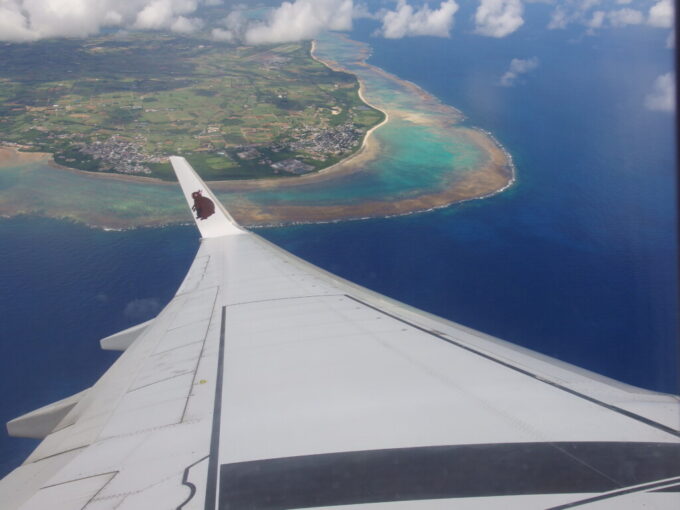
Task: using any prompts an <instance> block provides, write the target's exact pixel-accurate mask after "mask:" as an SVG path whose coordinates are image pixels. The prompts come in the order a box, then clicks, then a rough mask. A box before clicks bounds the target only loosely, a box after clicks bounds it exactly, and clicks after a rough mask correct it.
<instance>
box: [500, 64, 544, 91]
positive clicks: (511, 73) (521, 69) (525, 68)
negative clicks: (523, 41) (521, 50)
mask: <svg viewBox="0 0 680 510" xmlns="http://www.w3.org/2000/svg"><path fill="white" fill-rule="evenodd" d="M538 63H539V62H538V58H537V57H531V58H524V59H522V58H513V59H512V60H511V61H510V67H509V68H508V70H507V71H506V72H505V74H504V75H503V76H502V77H501V82H500V83H501V85H503V86H504V87H512V86H513V85H514V84H515V83H516V82H517V78H519V77H520V75H522V74H526V73H528V72H530V71H533V70H534V69H536V68H537V67H538Z"/></svg>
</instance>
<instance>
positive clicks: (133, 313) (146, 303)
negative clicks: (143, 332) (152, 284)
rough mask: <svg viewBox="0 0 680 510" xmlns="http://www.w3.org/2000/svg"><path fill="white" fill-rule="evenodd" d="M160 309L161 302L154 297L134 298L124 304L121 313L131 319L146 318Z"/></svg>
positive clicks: (152, 315)
mask: <svg viewBox="0 0 680 510" xmlns="http://www.w3.org/2000/svg"><path fill="white" fill-rule="evenodd" d="M160 311H161V303H160V301H158V299H156V298H143V299H134V300H132V301H130V302H129V303H128V304H127V305H125V309H124V310H123V315H124V316H125V317H127V318H128V319H133V320H148V319H151V318H153V317H155V316H156V315H157V314H158V312H160Z"/></svg>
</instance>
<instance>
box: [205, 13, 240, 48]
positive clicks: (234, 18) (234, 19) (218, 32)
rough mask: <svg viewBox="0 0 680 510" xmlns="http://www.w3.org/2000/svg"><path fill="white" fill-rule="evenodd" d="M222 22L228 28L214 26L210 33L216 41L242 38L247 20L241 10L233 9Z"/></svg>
mask: <svg viewBox="0 0 680 510" xmlns="http://www.w3.org/2000/svg"><path fill="white" fill-rule="evenodd" d="M221 24H222V25H223V26H224V27H225V28H226V30H225V28H214V29H213V30H212V32H211V33H210V35H211V36H212V38H213V39H214V40H216V41H227V42H234V41H237V40H240V39H241V37H242V35H243V31H244V30H245V28H246V20H245V18H244V17H243V14H242V13H241V11H232V12H230V13H229V15H228V16H227V17H226V18H224V19H223V20H222V22H221Z"/></svg>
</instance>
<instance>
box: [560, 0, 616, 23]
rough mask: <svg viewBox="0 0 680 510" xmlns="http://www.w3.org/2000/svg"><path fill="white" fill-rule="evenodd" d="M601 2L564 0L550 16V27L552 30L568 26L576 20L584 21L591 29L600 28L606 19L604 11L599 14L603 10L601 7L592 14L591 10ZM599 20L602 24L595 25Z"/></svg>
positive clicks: (597, 0) (593, 0)
mask: <svg viewBox="0 0 680 510" xmlns="http://www.w3.org/2000/svg"><path fill="white" fill-rule="evenodd" d="M600 3H601V0H563V1H561V2H558V4H557V7H555V10H554V11H553V12H552V14H551V16H550V22H549V23H548V28H549V29H551V30H554V29H560V28H566V27H567V25H569V24H571V23H574V22H580V23H583V24H585V25H586V26H588V27H589V28H591V29H592V28H599V26H602V24H601V22H602V21H604V17H603V16H604V13H603V14H598V13H600V12H602V10H601V9H600V10H598V11H596V12H594V13H593V14H592V15H590V11H591V10H592V9H593V8H594V7H597V6H599V5H600ZM598 22H599V23H600V25H599V26H594V25H597V24H598Z"/></svg>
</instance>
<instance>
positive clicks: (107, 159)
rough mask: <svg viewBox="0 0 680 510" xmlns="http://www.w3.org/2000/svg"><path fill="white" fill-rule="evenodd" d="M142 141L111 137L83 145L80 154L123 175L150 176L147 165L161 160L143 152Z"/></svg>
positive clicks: (139, 139)
mask: <svg viewBox="0 0 680 510" xmlns="http://www.w3.org/2000/svg"><path fill="white" fill-rule="evenodd" d="M143 142H144V139H143V138H142V137H140V136H137V137H135V139H134V140H126V139H123V138H120V137H119V136H118V135H113V136H112V137H111V138H109V139H108V140H105V141H96V142H92V143H89V144H86V145H84V146H83V147H81V148H80V152H82V153H83V154H87V155H89V156H91V157H92V158H94V159H97V160H99V161H101V162H102V165H101V166H103V167H104V166H108V167H110V168H111V169H112V170H115V171H116V172H120V173H123V174H150V173H151V169H150V168H149V167H148V166H146V165H147V164H148V163H159V162H161V161H163V158H161V157H159V156H152V155H150V154H147V153H146V152H145V151H144V146H143Z"/></svg>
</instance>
